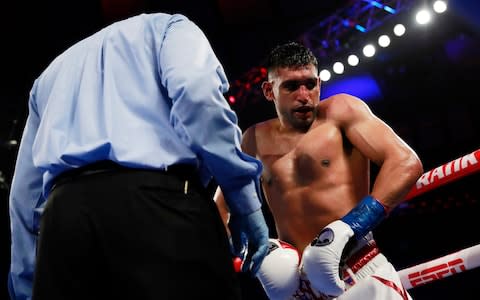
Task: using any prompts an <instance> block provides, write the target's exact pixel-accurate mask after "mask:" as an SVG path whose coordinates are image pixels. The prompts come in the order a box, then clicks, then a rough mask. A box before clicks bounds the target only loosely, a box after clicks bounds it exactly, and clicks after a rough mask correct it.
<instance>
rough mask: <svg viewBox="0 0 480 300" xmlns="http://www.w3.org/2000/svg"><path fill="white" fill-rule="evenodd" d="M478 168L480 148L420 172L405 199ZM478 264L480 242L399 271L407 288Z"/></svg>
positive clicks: (475, 266)
mask: <svg viewBox="0 0 480 300" xmlns="http://www.w3.org/2000/svg"><path fill="white" fill-rule="evenodd" d="M478 171H480V149H477V150H475V151H473V152H471V153H469V154H467V155H464V156H462V157H459V158H457V159H455V160H452V161H450V162H448V163H446V164H444V165H441V166H439V167H437V168H435V169H432V170H430V171H428V172H425V173H423V175H422V176H420V178H419V179H418V180H417V182H416V183H415V185H414V186H413V188H412V189H411V190H410V192H409V193H408V194H407V195H406V196H405V201H407V200H410V199H413V198H414V197H417V196H419V195H421V194H423V193H426V192H428V191H431V190H433V189H436V188H438V187H440V186H443V185H446V184H448V183H450V182H453V181H456V180H458V179H460V178H463V177H466V176H468V175H471V174H474V173H476V172H478ZM479 266H480V244H478V245H475V246H472V247H468V248H465V249H462V250H459V251H457V252H454V253H451V254H448V255H445V256H442V257H439V258H436V259H433V260H430V261H427V262H424V263H421V264H418V265H415V266H412V267H409V268H405V269H403V270H400V271H398V274H399V275H400V280H401V281H402V284H403V286H404V287H405V288H406V289H411V288H414V287H417V286H419V285H423V284H426V283H430V282H432V281H436V280H439V279H443V278H446V277H449V276H451V275H454V274H458V273H461V272H465V271H467V270H471V269H474V268H477V267H479Z"/></svg>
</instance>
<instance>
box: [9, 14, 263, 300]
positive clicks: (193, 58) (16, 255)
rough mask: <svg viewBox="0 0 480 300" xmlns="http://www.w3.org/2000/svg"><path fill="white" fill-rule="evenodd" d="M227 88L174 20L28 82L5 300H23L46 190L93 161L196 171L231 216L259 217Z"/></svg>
mask: <svg viewBox="0 0 480 300" xmlns="http://www.w3.org/2000/svg"><path fill="white" fill-rule="evenodd" d="M227 89H228V81H227V78H226V76H225V73H224V70H223V67H222V65H221V64H220V63H219V61H218V59H217V57H216V56H215V54H214V52H213V50H212V48H211V46H210V44H209V42H208V40H207V39H206V37H205V35H204V34H203V33H202V31H201V30H200V29H199V28H198V27H197V26H196V25H195V24H193V23H192V22H191V21H189V20H188V19H187V18H186V17H184V16H182V15H167V14H142V15H139V16H136V17H132V18H129V19H127V20H124V21H121V22H118V23H114V24H112V25H110V26H108V27H106V28H104V29H102V30H101V31H99V32H97V33H95V34H94V35H92V36H90V37H88V38H86V39H84V40H82V41H80V42H79V43H77V44H75V45H74V46H72V47H71V48H69V49H67V50H66V51H65V52H64V53H63V54H61V55H60V56H58V57H57V58H56V59H55V60H54V61H53V62H52V63H51V64H50V66H48V68H47V69H46V70H45V71H44V72H43V73H42V74H41V75H40V76H39V77H38V78H37V80H36V81H35V82H34V84H33V87H32V89H31V92H30V99H29V115H28V118H27V123H26V126H25V129H24V132H23V136H22V140H21V143H20V148H19V153H18V157H17V161H16V166H15V173H14V177H13V181H12V187H11V194H10V215H11V229H12V249H11V251H12V258H11V259H12V264H11V270H10V274H9V290H10V293H11V296H12V298H13V299H30V297H31V288H32V276H33V265H34V258H35V251H36V240H37V231H38V225H39V216H40V214H41V210H42V207H43V205H44V203H45V199H46V198H47V197H48V193H49V191H50V187H51V185H52V180H53V179H54V178H55V176H57V175H58V174H60V173H62V172H63V171H65V170H67V169H70V168H76V167H80V166H82V165H85V164H88V163H91V162H94V161H98V160H106V159H108V160H112V161H115V162H118V163H120V164H122V165H124V166H130V167H138V168H151V169H165V168H167V167H168V166H170V165H173V164H178V163H183V164H185V163H186V164H193V165H196V166H197V167H198V169H199V170H200V173H201V177H202V180H203V182H204V184H207V183H208V182H209V180H210V179H211V178H212V177H213V178H215V180H216V182H217V183H218V184H219V185H220V187H221V188H222V191H223V192H224V194H225V198H226V199H227V201H228V204H229V206H230V209H231V211H232V213H241V214H246V213H249V212H252V211H254V210H257V209H259V208H260V200H259V195H258V191H259V190H258V178H259V175H260V173H261V168H262V167H261V163H260V162H259V161H258V160H256V159H254V158H252V157H250V156H248V155H246V154H243V153H242V152H241V150H240V142H241V131H240V129H239V127H238V125H237V117H236V115H235V113H234V112H233V111H232V110H231V109H230V107H229V106H228V103H227V102H226V101H225V98H224V97H223V94H224V93H225V92H226V91H227Z"/></svg>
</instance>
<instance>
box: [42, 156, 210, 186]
mask: <svg viewBox="0 0 480 300" xmlns="http://www.w3.org/2000/svg"><path fill="white" fill-rule="evenodd" d="M122 172H125V173H126V172H147V173H152V174H155V176H159V177H162V178H164V179H165V180H166V181H168V185H169V188H174V189H178V190H183V191H184V192H185V194H186V193H187V192H188V190H189V189H190V188H193V187H195V188H197V189H202V190H203V186H202V184H201V183H200V180H199V178H198V175H197V169H196V168H195V166H193V165H188V164H174V165H171V166H168V167H167V168H165V170H161V169H144V168H131V167H125V166H122V165H120V164H118V163H115V162H113V161H110V160H103V161H98V162H94V163H91V164H87V165H85V166H82V167H79V168H74V169H70V170H67V171H65V172H63V173H61V174H60V175H58V176H57V177H56V178H55V179H54V182H53V185H52V188H51V189H50V191H53V190H54V189H55V188H57V187H58V186H60V185H62V184H65V183H68V182H71V181H72V180H75V179H79V178H84V177H87V176H92V175H95V174H102V173H122Z"/></svg>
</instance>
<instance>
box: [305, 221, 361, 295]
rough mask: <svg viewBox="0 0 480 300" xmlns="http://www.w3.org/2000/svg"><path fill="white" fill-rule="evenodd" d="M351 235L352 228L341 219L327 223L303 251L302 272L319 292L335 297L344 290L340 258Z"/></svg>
mask: <svg viewBox="0 0 480 300" xmlns="http://www.w3.org/2000/svg"><path fill="white" fill-rule="evenodd" d="M352 236H353V230H352V228H350V226H349V225H348V224H346V223H345V222H343V221H341V220H337V221H334V222H332V223H330V224H329V225H327V226H326V227H325V228H324V229H323V230H322V231H321V232H320V233H319V234H318V235H317V237H316V238H315V239H314V240H313V241H312V243H311V244H310V245H308V246H307V247H306V248H305V250H304V251H303V258H302V266H301V268H302V272H304V273H305V274H306V275H307V277H308V280H309V281H310V283H311V284H312V287H313V288H315V289H316V290H318V291H319V292H321V293H323V294H326V295H329V296H334V297H337V296H339V295H340V294H342V293H343V292H344V291H345V283H344V282H343V281H342V278H340V270H339V268H340V258H341V256H342V252H343V249H344V248H345V245H346V244H347V242H348V241H349V239H350V238H351V237H352Z"/></svg>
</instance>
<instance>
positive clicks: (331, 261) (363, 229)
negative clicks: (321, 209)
mask: <svg viewBox="0 0 480 300" xmlns="http://www.w3.org/2000/svg"><path fill="white" fill-rule="evenodd" d="M387 213H388V210H387V207H386V206H385V205H383V204H382V203H380V202H379V201H378V200H377V199H375V198H373V197H372V196H370V195H368V196H366V197H364V198H363V199H362V200H361V201H360V203H359V204H358V205H357V206H356V207H354V208H353V209H352V210H351V211H350V212H349V213H348V214H346V215H345V216H344V217H343V218H342V219H341V220H337V221H334V222H332V223H330V224H329V225H327V226H326V227H325V228H324V229H323V230H322V231H321V232H320V234H318V235H317V237H316V238H315V239H314V240H313V241H312V243H311V244H310V245H309V246H307V247H306V248H305V250H304V254H303V261H302V270H303V271H304V272H305V273H306V275H307V277H308V278H309V280H310V282H311V283H312V286H313V287H314V288H316V289H317V290H319V291H320V292H322V293H324V294H327V295H329V296H335V297H336V296H339V295H340V294H341V293H343V291H344V290H345V283H344V282H343V281H342V279H341V278H340V270H339V269H340V258H341V256H342V252H343V250H344V248H345V245H346V244H347V242H348V241H349V239H350V238H351V237H355V238H356V239H361V238H362V237H364V236H365V235H366V234H367V233H368V232H370V231H371V230H372V229H373V228H375V227H376V226H377V225H378V224H379V223H380V222H381V221H382V220H383V218H385V216H386V215H387Z"/></svg>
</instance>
